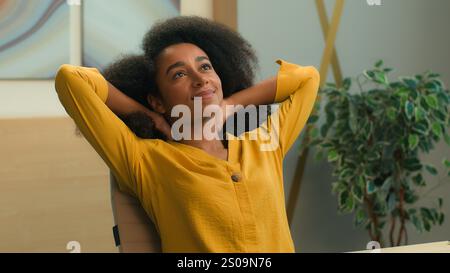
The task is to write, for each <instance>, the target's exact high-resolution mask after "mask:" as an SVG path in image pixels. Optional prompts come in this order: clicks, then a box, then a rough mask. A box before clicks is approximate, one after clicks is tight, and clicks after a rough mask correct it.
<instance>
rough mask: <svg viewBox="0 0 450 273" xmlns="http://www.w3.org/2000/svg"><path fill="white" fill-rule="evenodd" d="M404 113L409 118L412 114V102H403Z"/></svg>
mask: <svg viewBox="0 0 450 273" xmlns="http://www.w3.org/2000/svg"><path fill="white" fill-rule="evenodd" d="M405 114H406V117H407V118H408V120H411V118H412V116H413V114H414V103H412V102H411V101H409V100H407V101H406V103H405Z"/></svg>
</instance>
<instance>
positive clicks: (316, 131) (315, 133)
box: [310, 127, 319, 139]
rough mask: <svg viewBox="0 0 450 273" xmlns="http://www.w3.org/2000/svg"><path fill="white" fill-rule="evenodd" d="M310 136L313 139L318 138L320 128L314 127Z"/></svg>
mask: <svg viewBox="0 0 450 273" xmlns="http://www.w3.org/2000/svg"><path fill="white" fill-rule="evenodd" d="M310 136H311V137H312V138H313V139H316V138H317V137H318V136H319V129H317V127H314V128H312V130H311V132H310Z"/></svg>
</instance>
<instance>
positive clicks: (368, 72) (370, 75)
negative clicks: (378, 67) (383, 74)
mask: <svg viewBox="0 0 450 273" xmlns="http://www.w3.org/2000/svg"><path fill="white" fill-rule="evenodd" d="M363 75H364V76H366V78H367V79H369V80H372V79H373V78H374V77H375V73H374V72H373V71H372V70H364V72H363Z"/></svg>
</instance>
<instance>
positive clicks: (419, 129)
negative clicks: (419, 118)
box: [412, 123, 450, 145]
mask: <svg viewBox="0 0 450 273" xmlns="http://www.w3.org/2000/svg"><path fill="white" fill-rule="evenodd" d="M412 129H413V131H414V132H416V133H419V134H420V135H423V136H426V135H428V128H427V127H426V126H425V125H424V124H422V123H416V124H414V125H413V127H412ZM449 145H450V144H449Z"/></svg>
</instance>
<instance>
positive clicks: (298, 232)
mask: <svg viewBox="0 0 450 273" xmlns="http://www.w3.org/2000/svg"><path fill="white" fill-rule="evenodd" d="M334 2H335V1H333V0H326V1H325V3H326V7H327V10H328V14H329V18H331V13H332V8H333V4H334ZM449 10H450V1H446V0H429V1H423V0H382V6H368V5H367V3H366V1H362V0H360V1H345V7H344V12H343V15H342V19H341V25H340V28H339V32H338V35H337V41H336V48H337V52H338V56H339V60H340V63H341V68H342V72H343V74H344V76H356V75H357V74H358V73H360V72H361V71H362V70H364V69H366V68H369V67H371V66H372V65H373V63H375V61H376V60H378V59H379V58H382V59H384V60H385V63H386V64H387V65H388V66H392V67H393V68H395V69H396V71H395V73H394V76H398V75H414V74H416V73H421V72H424V71H425V70H427V69H432V70H434V71H436V72H439V73H441V74H442V76H443V77H442V79H443V80H444V81H445V82H446V83H447V84H448V83H449V82H450V65H449V61H450V50H449V48H450V37H449V34H448V33H449V32H448V26H450V17H449V16H448V11H449ZM238 29H239V31H240V32H241V34H242V35H243V36H244V37H245V38H247V39H248V40H249V41H250V43H251V44H252V45H253V46H254V47H255V48H256V50H257V53H258V55H259V58H260V64H261V73H260V78H265V77H268V76H270V75H273V74H274V73H275V72H276V69H277V65H276V64H274V61H275V59H277V58H285V59H286V60H287V61H291V62H295V63H298V64H302V65H314V66H316V67H319V65H320V61H321V56H322V51H323V48H324V42H323V41H324V40H323V35H322V32H321V27H320V23H319V19H318V15H317V11H316V6H315V1H313V0H283V1H275V0H239V1H238ZM328 80H329V81H332V80H333V78H332V73H331V71H330V74H329V77H328ZM298 144H299V142H298V141H297V143H296V145H295V146H294V147H293V148H292V149H291V151H290V152H289V153H288V155H287V158H286V159H285V164H284V173H285V185H286V190H287V191H286V193H287V192H288V190H289V189H290V186H291V182H292V179H293V175H294V171H295V170H294V169H295V167H296V161H297V147H298ZM449 154H450V149H449V147H448V146H446V144H445V143H440V144H439V145H438V146H437V147H436V149H435V151H434V152H433V153H432V154H430V155H427V156H424V157H423V159H424V160H426V161H427V162H430V163H433V164H435V165H436V166H438V167H439V171H440V173H441V175H440V176H439V177H437V178H434V177H429V176H427V177H426V179H429V180H428V181H429V183H430V184H431V185H435V184H437V183H438V182H439V181H441V183H442V184H444V186H442V187H440V188H437V190H435V191H433V192H431V193H430V195H429V196H428V198H425V199H424V201H423V203H424V204H427V202H429V201H430V200H432V199H433V198H435V196H442V197H444V203H445V204H446V213H447V218H448V215H450V206H448V203H450V198H449V196H450V183H449V182H450V181H449V178H448V177H446V176H445V175H443V174H446V172H444V171H443V168H442V167H441V166H442V164H441V159H442V157H443V156H445V155H447V157H448V155H449ZM310 155H311V153H310ZM307 162H308V163H307V167H306V170H305V175H304V179H303V184H302V187H301V194H300V196H299V199H300V200H299V202H298V204H297V210H296V216H295V219H294V223H293V226H292V229H291V230H292V235H293V237H294V241H295V244H296V248H297V249H296V250H297V251H299V252H311V251H314V252H323V251H351V250H359V249H365V247H366V244H367V242H368V241H369V238H368V236H367V233H366V232H365V231H363V230H355V229H354V228H353V226H352V216H349V215H346V216H338V215H337V201H336V197H335V196H332V195H331V190H330V184H331V182H332V181H333V177H331V169H330V166H329V165H328V164H327V163H325V162H314V161H313V159H312V158H311V157H310V158H309V159H308V161H307ZM286 197H287V196H286ZM286 200H287V199H286ZM408 228H409V237H410V240H409V243H410V244H413V243H421V242H432V241H444V240H449V238H450V221H449V220H446V222H445V225H444V226H442V227H435V228H433V229H432V231H431V233H428V234H424V235H423V236H419V235H418V234H417V233H416V232H415V231H414V229H413V228H412V227H408Z"/></svg>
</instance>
